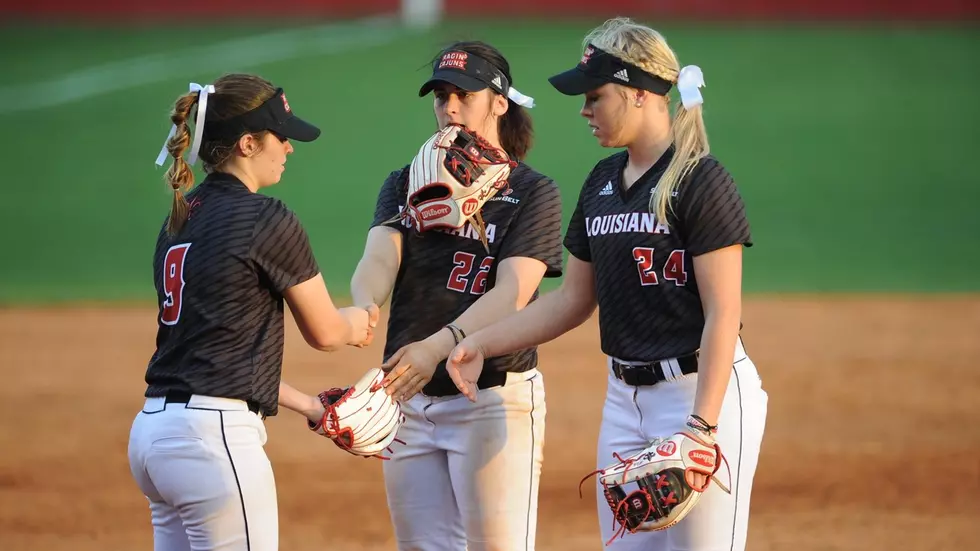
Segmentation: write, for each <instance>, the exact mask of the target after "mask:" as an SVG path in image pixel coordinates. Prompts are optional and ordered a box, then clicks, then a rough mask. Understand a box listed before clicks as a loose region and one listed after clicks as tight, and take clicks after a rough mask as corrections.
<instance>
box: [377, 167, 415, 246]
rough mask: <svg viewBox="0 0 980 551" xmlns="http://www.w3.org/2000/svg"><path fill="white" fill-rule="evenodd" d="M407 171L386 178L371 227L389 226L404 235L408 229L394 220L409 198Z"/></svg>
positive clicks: (397, 171)
mask: <svg viewBox="0 0 980 551" xmlns="http://www.w3.org/2000/svg"><path fill="white" fill-rule="evenodd" d="M405 170H406V169H401V170H396V171H394V172H392V173H391V174H389V175H388V177H387V178H385V182H384V184H382V186H381V190H380V191H379V192H378V201H377V203H376V204H375V207H374V220H373V221H372V222H371V227H372V228H373V227H375V226H388V227H391V228H395V229H398V230H401V231H402V232H403V233H404V232H407V231H408V228H407V227H406V226H405V225H404V224H402V223H401V221H400V220H394V219H395V217H396V216H398V214H399V213H400V212H401V209H400V208H399V207H404V205H405V202H406V201H407V197H408V188H407V187H406V185H405V183H406V182H405Z"/></svg>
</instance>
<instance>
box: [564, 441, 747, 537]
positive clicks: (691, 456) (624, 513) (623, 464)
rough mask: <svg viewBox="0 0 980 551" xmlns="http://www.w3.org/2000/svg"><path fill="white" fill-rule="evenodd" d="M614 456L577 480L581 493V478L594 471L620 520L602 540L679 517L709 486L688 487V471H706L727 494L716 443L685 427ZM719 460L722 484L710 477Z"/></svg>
mask: <svg viewBox="0 0 980 551" xmlns="http://www.w3.org/2000/svg"><path fill="white" fill-rule="evenodd" d="M613 457H615V458H616V463H613V464H612V465H610V466H608V467H606V468H605V469H599V470H597V471H594V472H592V473H590V474H589V475H587V476H586V477H585V478H583V479H582V482H581V483H579V496H580V497H581V495H582V483H584V482H585V481H586V480H588V479H589V478H591V477H592V476H594V475H597V474H598V475H599V484H600V486H601V488H600V491H602V493H603V495H604V496H605V498H606V503H608V504H609V508H610V509H612V512H613V522H615V523H617V524H619V529H617V530H616V533H615V534H613V537H612V538H611V539H610V540H609V541H608V542H606V545H609V544H610V543H612V542H613V540H615V539H616V538H618V537H622V536H623V535H625V534H626V532H630V533H634V532H646V531H654V530H666V529H667V528H670V527H671V526H673V525H675V524H677V523H678V522H680V521H681V520H682V519H683V518H684V517H685V516H687V514H688V513H690V512H691V509H693V508H694V506H695V505H696V504H697V502H698V500H699V499H700V498H701V494H702V493H703V492H704V491H706V490H707V489H708V484H705V486H704V487H703V488H695V487H693V486H691V482H690V481H691V480H693V479H692V478H691V475H692V473H700V474H703V475H705V476H706V477H708V481H709V483H710V481H712V480H713V481H714V482H715V483H716V484H717V485H718V487H719V488H721V489H722V491H724V492H726V493H731V490H729V486H731V472H730V471H729V469H728V461H727V460H726V459H725V456H724V455H722V453H721V448H720V447H719V446H718V444H716V443H711V444H708V443H707V442H705V441H702V440H701V439H699V438H697V437H695V436H693V435H691V434H689V433H686V432H678V433H676V434H674V435H673V436H671V437H670V438H666V439H661V438H658V439H656V440H654V441H653V442H651V443H650V446H649V447H647V448H646V449H645V450H643V451H641V452H639V453H636V454H634V455H631V456H629V457H626V458H623V457H621V456H620V455H619V454H615V453H614V454H613ZM718 459H720V460H721V461H718ZM722 463H724V464H725V470H726V473H727V475H728V478H727V480H728V483H727V484H724V483H722V482H721V481H720V480H718V478H717V477H716V476H715V475H716V473H717V472H718V469H719V467H720V466H721V464H722Z"/></svg>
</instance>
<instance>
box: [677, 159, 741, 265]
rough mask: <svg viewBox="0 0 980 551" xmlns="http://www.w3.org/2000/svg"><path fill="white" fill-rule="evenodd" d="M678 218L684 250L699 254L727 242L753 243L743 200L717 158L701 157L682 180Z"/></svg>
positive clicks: (730, 176)
mask: <svg viewBox="0 0 980 551" xmlns="http://www.w3.org/2000/svg"><path fill="white" fill-rule="evenodd" d="M684 187H685V188H686V189H682V191H681V194H680V204H679V205H678V206H679V208H678V220H679V224H680V230H681V232H682V236H683V238H684V243H685V247H686V249H687V251H688V252H689V253H690V254H691V255H692V256H698V255H701V254H705V253H708V252H711V251H714V250H718V249H722V248H724V247H728V246H730V245H735V244H743V245H745V246H746V247H751V246H752V235H751V231H750V228H749V221H748V218H747V217H746V214H745V203H744V202H743V201H742V197H741V195H739V193H738V189H737V188H736V186H735V181H734V180H733V179H732V175H731V174H729V173H728V170H726V169H725V167H723V166H722V165H721V163H719V162H718V161H717V160H715V159H713V158H711V157H708V158H706V159H703V160H702V161H701V162H700V163H698V166H697V167H696V168H695V169H694V172H693V173H692V174H691V176H690V180H689V181H688V182H686V183H685V184H684Z"/></svg>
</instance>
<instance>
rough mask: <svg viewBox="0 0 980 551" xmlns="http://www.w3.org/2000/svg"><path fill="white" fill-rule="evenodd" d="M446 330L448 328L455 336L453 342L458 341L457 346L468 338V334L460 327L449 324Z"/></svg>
mask: <svg viewBox="0 0 980 551" xmlns="http://www.w3.org/2000/svg"><path fill="white" fill-rule="evenodd" d="M446 328H448V329H449V332H450V333H452V334H453V340H454V341H456V344H459V343H460V342H462V341H463V339H465V338H466V333H464V332H463V330H462V329H460V328H459V327H457V326H455V325H453V324H451V323H449V324H446Z"/></svg>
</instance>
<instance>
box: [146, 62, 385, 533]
mask: <svg viewBox="0 0 980 551" xmlns="http://www.w3.org/2000/svg"><path fill="white" fill-rule="evenodd" d="M192 113H196V117H195V119H194V120H196V124H195V125H194V126H195V133H194V137H193V144H192V145H191V133H190V129H189V127H188V121H189V120H190V119H191V117H192ZM171 120H172V121H173V123H174V127H173V129H172V131H171V135H170V137H169V138H168V140H167V143H166V145H165V146H164V150H163V151H161V154H160V157H159V158H158V159H157V164H163V162H164V160H165V158H166V157H167V153H168V152H169V154H170V155H171V156H173V165H172V166H171V167H170V169H169V170H168V171H167V181H168V182H169V183H170V185H171V186H172V187H173V190H174V201H173V208H172V210H171V213H170V216H169V217H167V219H166V221H165V222H164V227H163V228H162V229H161V231H160V234H159V238H158V240H157V245H156V253H155V255H154V260H153V279H154V283H155V285H156V290H157V298H158V299H159V304H160V309H159V314H158V317H157V323H158V327H159V328H158V331H157V338H156V351H155V352H154V354H153V356H152V358H151V359H150V362H149V366H148V368H147V370H146V383H147V385H148V386H147V389H146V392H145V396H146V401H145V403H144V405H143V409H142V411H141V412H140V413H138V414H137V415H136V419H135V420H134V422H133V425H132V430H131V433H130V440H129V461H130V468H131V470H132V474H133V477H134V478H135V479H136V482H137V484H138V485H139V487H140V489H141V490H142V491H143V493H144V494H145V496H146V498H147V499H148V500H149V502H150V512H151V517H152V522H153V539H154V547H155V549H157V550H160V551H164V550H166V551H179V550H191V549H195V550H199V549H209V550H210V549H215V550H229V551H230V550H236V551H237V550H246V549H249V550H251V551H258V550H274V549H277V548H278V536H279V527H278V508H277V503H276V485H275V480H274V477H273V473H272V467H271V465H270V464H269V459H268V457H267V456H266V454H265V451H264V449H263V446H264V444H265V442H266V431H265V426H264V423H263V419H264V418H265V417H266V416H270V415H276V413H277V412H278V408H279V406H283V407H285V408H288V409H291V410H293V411H296V412H298V413H300V414H302V415H304V416H305V417H306V418H307V419H309V420H311V421H314V422H315V421H317V420H319V419H320V416H321V415H322V413H323V407H322V406H321V405H320V401H319V400H318V399H317V398H315V397H313V396H307V395H305V394H303V393H301V392H299V391H298V390H296V389H294V388H292V387H290V386H288V385H286V384H285V383H282V382H281V380H280V375H281V366H282V354H283V299H284V298H285V300H286V301H287V302H288V303H289V308H290V310H291V311H292V313H293V314H294V317H295V318H296V322H297V324H298V325H299V328H300V329H301V331H302V333H303V336H304V337H305V338H306V341H307V342H308V343H309V344H310V345H311V346H313V347H314V348H317V349H320V350H331V349H334V348H337V347H339V346H342V345H344V344H365V343H367V342H368V341H369V331H368V314H367V312H366V311H365V310H364V309H361V308H345V309H340V310H338V309H336V308H335V307H334V305H333V303H332V302H331V299H330V295H329V294H328V293H327V289H326V287H325V285H324V283H323V278H322V276H321V275H320V272H319V269H318V267H317V263H316V260H315V259H314V257H313V253H312V251H311V249H310V244H309V240H308V239H307V235H306V232H305V231H304V229H303V226H302V224H300V222H299V220H298V219H297V218H296V216H295V215H294V214H293V213H292V212H291V211H290V210H289V209H288V208H286V206H285V205H284V204H283V203H282V202H281V201H279V200H277V199H274V198H271V197H267V196H264V195H261V194H259V193H257V192H258V191H259V190H260V189H262V188H264V187H268V186H271V185H275V184H276V183H278V182H279V179H280V178H281V176H282V173H283V170H284V169H285V163H286V157H287V156H288V155H289V154H290V153H292V152H293V146H292V145H291V144H290V141H289V140H299V141H304V142H310V141H313V140H315V139H316V138H317V137H318V136H319V134H320V130H319V129H318V128H316V127H315V126H313V125H311V124H309V123H307V122H305V121H303V120H302V119H300V118H299V117H296V116H295V115H294V114H293V113H292V110H291V108H290V105H289V102H288V101H287V100H286V95H285V94H284V93H283V91H282V89H281V88H280V89H277V88H275V87H273V86H272V84H270V83H269V82H267V81H265V80H263V79H261V78H259V77H256V76H252V75H241V74H233V75H226V76H223V77H221V78H219V79H218V80H217V81H215V82H214V84H213V85H208V86H203V87H202V86H198V85H193V84H192V85H191V92H189V93H187V94H184V95H183V96H181V97H180V98H178V99H177V102H176V104H175V105H174V109H173V112H172V114H171ZM188 145H191V151H190V154H189V159H188V161H185V160H184V159H183V154H184V151H185V150H186V149H187V147H188ZM198 156H200V158H201V161H203V164H204V169H205V171H206V172H207V173H208V175H207V177H206V178H205V179H204V181H203V182H201V184H200V185H199V186H197V188H196V189H194V190H193V191H191V192H190V193H189V194H188V195H187V196H186V198H185V196H184V191H185V190H187V189H188V188H190V187H191V186H192V185H193V179H194V175H193V172H192V171H191V165H193V164H194V162H195V161H196V159H197V157H198Z"/></svg>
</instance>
